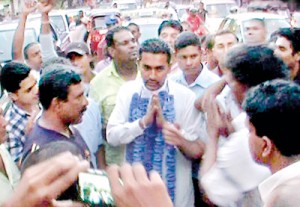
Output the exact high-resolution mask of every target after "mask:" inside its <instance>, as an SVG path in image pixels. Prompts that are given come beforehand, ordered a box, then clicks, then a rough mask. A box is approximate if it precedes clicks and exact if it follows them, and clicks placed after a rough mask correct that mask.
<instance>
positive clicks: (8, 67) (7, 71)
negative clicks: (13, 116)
mask: <svg viewBox="0 0 300 207" xmlns="http://www.w3.org/2000/svg"><path fill="white" fill-rule="evenodd" d="M29 73H30V68H29V67H28V66H27V65H25V64H23V63H19V62H9V63H6V64H5V65H4V67H3V68H2V70H1V76H0V81H1V86H2V88H3V89H5V90H6V91H7V92H10V93H15V92H17V91H18V90H19V89H20V83H21V82H22V81H23V80H24V79H25V78H27V77H28V76H29Z"/></svg>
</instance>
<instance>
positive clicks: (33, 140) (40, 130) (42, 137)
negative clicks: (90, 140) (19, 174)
mask: <svg viewBox="0 0 300 207" xmlns="http://www.w3.org/2000/svg"><path fill="white" fill-rule="evenodd" d="M71 131H72V134H71V136H70V137H66V136H65V135H63V134H61V133H59V132H56V131H54V130H50V129H46V128H44V127H41V126H40V125H39V124H38V121H37V122H36V123H35V125H34V127H33V129H32V130H31V132H30V133H29V135H28V137H27V139H26V141H25V144H24V151H23V159H22V160H24V158H26V156H27V155H28V154H30V152H31V151H32V150H34V149H32V148H33V147H35V148H36V147H42V146H44V145H46V144H48V143H50V142H54V141H59V140H65V141H70V142H72V143H74V144H75V145H77V146H78V147H79V149H81V154H82V156H83V157H84V158H85V159H87V160H89V161H90V151H89V149H88V147H87V145H86V143H85V141H84V140H83V138H82V136H81V135H80V133H79V131H78V130H77V129H76V128H74V127H73V128H72V130H71Z"/></svg>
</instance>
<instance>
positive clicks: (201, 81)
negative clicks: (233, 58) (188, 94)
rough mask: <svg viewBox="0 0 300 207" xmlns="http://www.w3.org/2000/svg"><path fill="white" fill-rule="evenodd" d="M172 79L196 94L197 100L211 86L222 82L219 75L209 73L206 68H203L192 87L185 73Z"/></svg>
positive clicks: (172, 76) (178, 74)
mask: <svg viewBox="0 0 300 207" xmlns="http://www.w3.org/2000/svg"><path fill="white" fill-rule="evenodd" d="M170 78H171V79H172V80H174V81H176V82H177V83H180V84H182V85H184V86H186V87H188V88H189V89H191V90H192V91H193V92H194V93H195V94H196V97H197V98H199V97H201V96H202V95H203V93H204V91H205V89H206V88H208V87H209V86H210V85H211V84H213V83H215V82H217V81H218V80H220V77H219V76H218V75H216V74H215V73H213V72H211V71H209V70H208V69H207V67H205V66H203V69H202V71H201V72H200V74H199V76H198V77H197V78H196V80H195V81H194V82H193V83H192V84H190V85H188V83H187V82H186V80H185V77H184V73H183V71H180V72H179V73H176V74H174V75H171V77H170Z"/></svg>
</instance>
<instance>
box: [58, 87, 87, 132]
mask: <svg viewBox="0 0 300 207" xmlns="http://www.w3.org/2000/svg"><path fill="white" fill-rule="evenodd" d="M87 105H88V101H87V99H86V97H85V95H84V85H83V83H78V84H73V85H70V86H69V89H68V98H67V100H64V101H60V102H59V110H58V113H59V115H60V117H61V119H62V121H63V123H64V124H65V125H66V126H69V125H70V124H78V123H80V122H81V121H82V116H83V113H84V111H85V110H86V107H87Z"/></svg>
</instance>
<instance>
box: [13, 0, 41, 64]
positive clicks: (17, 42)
mask: <svg viewBox="0 0 300 207" xmlns="http://www.w3.org/2000/svg"><path fill="white" fill-rule="evenodd" d="M36 6H37V4H36V1H32V2H30V3H26V2H25V3H24V5H23V9H22V12H21V14H20V20H19V25H18V27H17V29H16V31H15V35H14V39H13V45H12V59H13V60H16V61H20V62H24V56H23V51H22V50H23V44H24V39H25V37H24V36H25V27H26V21H27V17H28V15H29V14H30V13H31V12H33V11H34V10H35V9H36Z"/></svg>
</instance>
